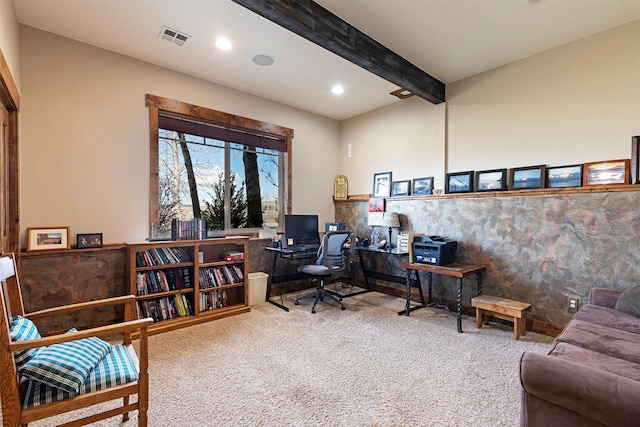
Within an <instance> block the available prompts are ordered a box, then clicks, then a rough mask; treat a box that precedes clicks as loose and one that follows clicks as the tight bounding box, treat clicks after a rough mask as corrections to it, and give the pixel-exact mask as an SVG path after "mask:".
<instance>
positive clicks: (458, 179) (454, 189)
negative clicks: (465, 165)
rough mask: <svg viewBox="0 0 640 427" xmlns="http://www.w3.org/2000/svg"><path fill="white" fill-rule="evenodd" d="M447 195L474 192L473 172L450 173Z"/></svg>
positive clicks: (447, 181) (445, 189) (446, 180)
mask: <svg viewBox="0 0 640 427" xmlns="http://www.w3.org/2000/svg"><path fill="white" fill-rule="evenodd" d="M444 184H445V188H444V191H445V193H447V194H449V193H469V192H471V191H473V171H467V172H454V173H448V174H447V176H446V179H445V183H444Z"/></svg>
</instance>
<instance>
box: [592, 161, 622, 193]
mask: <svg viewBox="0 0 640 427" xmlns="http://www.w3.org/2000/svg"><path fill="white" fill-rule="evenodd" d="M629 167H630V166H629V159H621V160H607V161H602V162H589V163H585V164H584V166H583V171H582V185H583V186H585V187H586V186H591V185H625V184H628V183H629V175H630V173H629Z"/></svg>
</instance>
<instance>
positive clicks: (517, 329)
mask: <svg viewBox="0 0 640 427" xmlns="http://www.w3.org/2000/svg"><path fill="white" fill-rule="evenodd" d="M471 305H472V306H473V307H475V308H476V326H477V327H478V328H482V325H483V324H485V325H488V324H489V317H490V316H493V317H497V318H498V319H503V320H508V321H510V322H513V337H514V338H515V340H516V341H518V340H519V339H520V336H521V335H524V334H526V332H527V329H526V328H527V319H526V317H525V313H524V312H525V311H531V304H526V303H524V302H519V301H513V300H510V299H506V298H498V297H492V296H490V295H479V296H477V297H475V298H472V299H471Z"/></svg>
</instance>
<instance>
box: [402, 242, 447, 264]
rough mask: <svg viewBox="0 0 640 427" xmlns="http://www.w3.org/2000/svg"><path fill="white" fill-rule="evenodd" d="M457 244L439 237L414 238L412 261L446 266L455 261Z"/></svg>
mask: <svg viewBox="0 0 640 427" xmlns="http://www.w3.org/2000/svg"><path fill="white" fill-rule="evenodd" d="M457 249H458V242H457V241H455V240H449V239H445V238H444V237H440V236H416V237H415V238H414V239H413V259H412V260H411V261H412V262H414V263H418V264H433V265H447V264H451V263H453V262H455V261H456V250H457Z"/></svg>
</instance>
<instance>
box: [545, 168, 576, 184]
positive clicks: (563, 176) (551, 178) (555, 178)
mask: <svg viewBox="0 0 640 427" xmlns="http://www.w3.org/2000/svg"><path fill="white" fill-rule="evenodd" d="M567 187H582V165H567V166H552V167H549V168H547V188H567Z"/></svg>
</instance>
